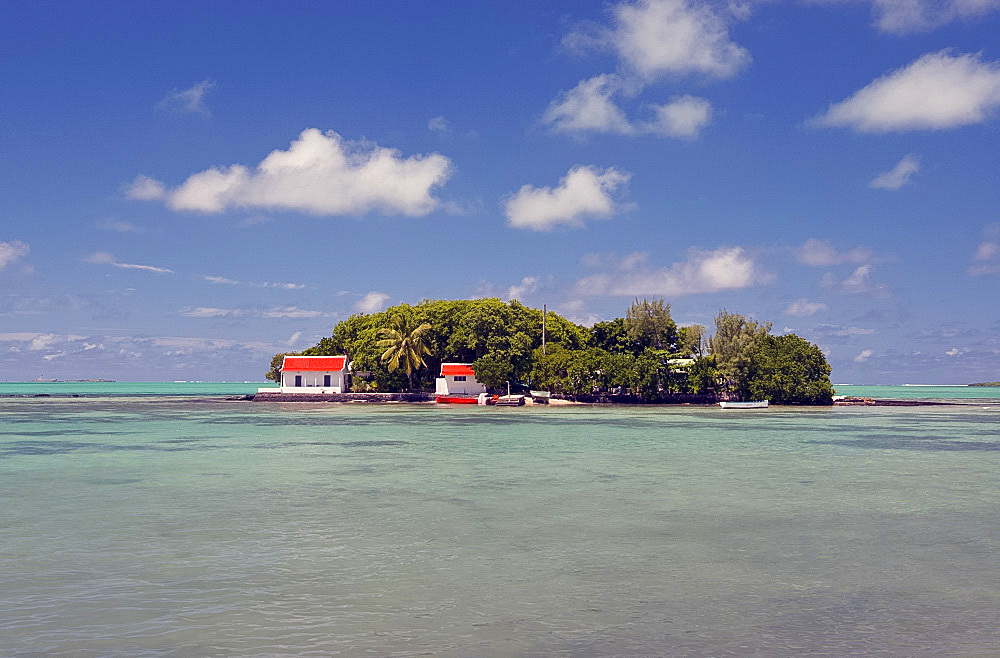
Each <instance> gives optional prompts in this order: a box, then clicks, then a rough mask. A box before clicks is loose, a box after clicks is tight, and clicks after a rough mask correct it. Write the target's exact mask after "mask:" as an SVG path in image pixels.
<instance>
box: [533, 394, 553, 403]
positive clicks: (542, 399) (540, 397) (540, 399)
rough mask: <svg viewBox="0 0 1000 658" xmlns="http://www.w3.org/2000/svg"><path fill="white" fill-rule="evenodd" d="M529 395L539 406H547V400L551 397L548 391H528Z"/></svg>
mask: <svg viewBox="0 0 1000 658" xmlns="http://www.w3.org/2000/svg"><path fill="white" fill-rule="evenodd" d="M529 392H530V393H531V397H532V399H534V401H535V402H536V403H539V404H548V403H549V398H551V397H552V393H551V392H550V391H529Z"/></svg>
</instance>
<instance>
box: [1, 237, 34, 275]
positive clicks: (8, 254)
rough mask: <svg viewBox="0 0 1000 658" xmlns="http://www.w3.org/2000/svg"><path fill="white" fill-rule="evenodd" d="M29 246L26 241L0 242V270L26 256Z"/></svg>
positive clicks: (29, 249)
mask: <svg viewBox="0 0 1000 658" xmlns="http://www.w3.org/2000/svg"><path fill="white" fill-rule="evenodd" d="M29 251H31V248H30V247H29V246H28V244H27V243H26V242H21V241H20V240H11V241H10V242H0V270H3V269H6V268H7V266H9V265H13V264H14V263H16V262H17V261H18V260H20V259H21V258H22V257H24V256H27V255H28V252H29Z"/></svg>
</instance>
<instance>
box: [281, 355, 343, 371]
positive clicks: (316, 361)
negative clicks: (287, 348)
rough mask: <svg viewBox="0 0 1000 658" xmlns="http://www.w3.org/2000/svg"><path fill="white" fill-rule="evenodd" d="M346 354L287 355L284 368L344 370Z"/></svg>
mask: <svg viewBox="0 0 1000 658" xmlns="http://www.w3.org/2000/svg"><path fill="white" fill-rule="evenodd" d="M346 361H347V357H346V356H286V357H285V359H284V361H282V363H281V369H282V370H310V371H315V370H343V369H344V365H345V362H346Z"/></svg>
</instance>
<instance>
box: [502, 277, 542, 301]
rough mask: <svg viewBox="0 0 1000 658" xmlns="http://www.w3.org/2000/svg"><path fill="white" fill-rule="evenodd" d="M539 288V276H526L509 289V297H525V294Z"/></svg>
mask: <svg viewBox="0 0 1000 658" xmlns="http://www.w3.org/2000/svg"><path fill="white" fill-rule="evenodd" d="M536 290H538V277H534V276H526V277H523V278H522V279H521V282H520V283H518V284H515V285H513V286H511V287H510V288H508V289H507V299H518V300H520V299H523V298H524V296H525V295H530V294H531V293H533V292H535V291H536Z"/></svg>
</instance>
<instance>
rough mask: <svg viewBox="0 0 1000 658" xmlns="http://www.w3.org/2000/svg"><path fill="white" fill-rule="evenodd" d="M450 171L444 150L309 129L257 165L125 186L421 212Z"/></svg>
mask: <svg viewBox="0 0 1000 658" xmlns="http://www.w3.org/2000/svg"><path fill="white" fill-rule="evenodd" d="M450 176H451V161H450V160H449V159H448V158H446V157H445V156H443V155H441V154H439V153H432V154H430V155H414V156H410V157H403V156H402V154H401V153H400V152H399V151H398V150H395V149H390V148H384V147H380V146H378V145H375V144H371V143H368V142H349V141H346V140H344V139H343V138H342V137H341V136H340V135H338V134H337V133H335V132H333V131H327V132H325V133H324V132H321V131H319V130H317V129H315V128H309V129H307V130H304V131H302V133H301V134H300V135H299V137H298V138H297V139H296V140H295V141H293V142H292V143H291V145H290V146H289V148H288V150H286V151H282V150H276V151H272V152H271V153H270V154H269V155H268V156H267V157H266V158H264V159H263V160H262V161H261V162H260V163H259V164H258V165H257V166H256V167H252V168H251V167H246V166H244V165H240V164H234V165H230V166H228V167H212V168H210V169H206V170H205V171H201V172H198V173H196V174H192V175H191V176H189V177H188V179H187V180H186V181H184V182H183V183H182V184H181V185H179V186H178V187H176V188H172V189H168V188H167V187H166V186H165V185H164V184H163V183H160V182H159V181H156V180H153V179H151V178H149V177H147V176H144V175H140V176H138V177H137V178H136V179H135V180H134V181H133V182H132V184H131V186H130V187H129V188H128V190H127V192H126V193H127V195H128V196H129V197H130V198H133V199H143V200H162V201H165V202H166V203H167V205H168V206H169V207H170V208H172V209H173V210H178V211H192V212H203V213H221V212H224V211H226V210H231V209H234V208H250V209H263V210H295V211H300V212H305V213H310V214H313V215H327V216H334V215H364V214H366V213H369V212H380V213H382V214H386V215H394V214H399V215H406V216H410V217H417V216H423V215H427V214H428V213H430V212H432V211H433V210H434V209H435V208H437V207H438V205H439V202H438V200H437V199H436V198H435V197H434V196H433V191H434V189H435V188H437V187H439V186H441V185H443V184H444V182H445V181H447V180H448V178H449V177H450Z"/></svg>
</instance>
